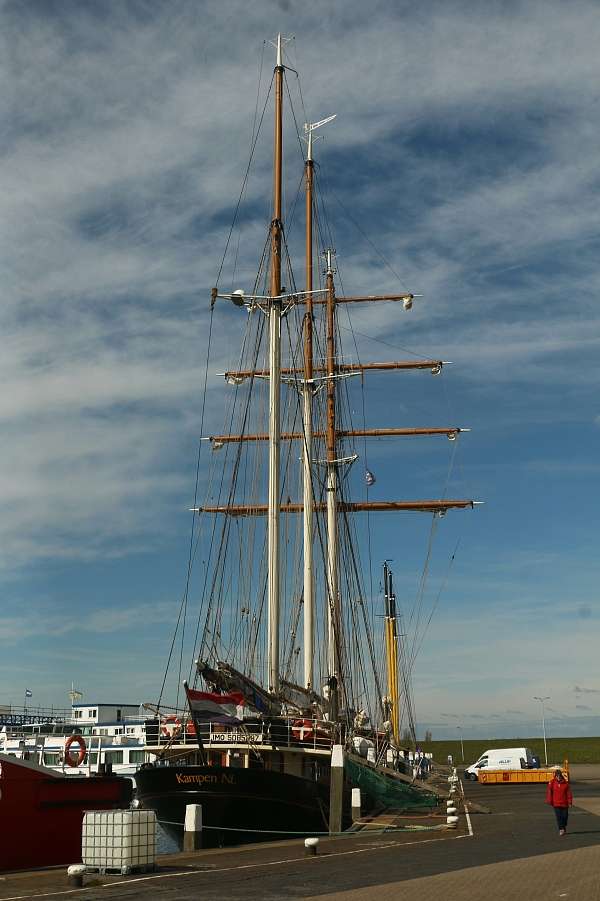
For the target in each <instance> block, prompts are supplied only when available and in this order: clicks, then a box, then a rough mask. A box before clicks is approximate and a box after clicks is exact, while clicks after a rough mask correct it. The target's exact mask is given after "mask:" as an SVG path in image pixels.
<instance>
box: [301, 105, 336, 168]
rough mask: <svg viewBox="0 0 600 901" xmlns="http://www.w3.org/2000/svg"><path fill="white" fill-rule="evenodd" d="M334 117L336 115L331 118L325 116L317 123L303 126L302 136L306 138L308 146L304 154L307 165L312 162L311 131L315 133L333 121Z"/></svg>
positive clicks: (307, 123)
mask: <svg viewBox="0 0 600 901" xmlns="http://www.w3.org/2000/svg"><path fill="white" fill-rule="evenodd" d="M336 116H337V113H334V114H333V116H327V118H326V119H320V120H319V121H318V122H306V123H305V124H304V134H305V135H306V136H307V137H306V142H307V144H308V150H307V152H306V162H307V163H308V162H312V159H313V155H312V146H313V136H312V133H313V131H316V129H317V128H320V127H321V126H322V125H327V123H328V122H331V121H332V120H333V119H335V117H336Z"/></svg>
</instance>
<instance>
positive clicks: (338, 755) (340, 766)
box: [329, 745, 344, 835]
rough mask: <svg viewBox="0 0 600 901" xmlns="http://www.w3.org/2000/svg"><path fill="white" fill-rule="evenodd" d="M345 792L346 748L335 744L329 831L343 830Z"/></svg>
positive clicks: (330, 784)
mask: <svg viewBox="0 0 600 901" xmlns="http://www.w3.org/2000/svg"><path fill="white" fill-rule="evenodd" d="M343 794H344V748H343V745H334V746H333V747H332V749H331V776H330V780H329V833H330V834H334V835H335V834H336V833H338V832H341V831H342V799H343Z"/></svg>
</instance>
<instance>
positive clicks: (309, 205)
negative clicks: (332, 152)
mask: <svg viewBox="0 0 600 901" xmlns="http://www.w3.org/2000/svg"><path fill="white" fill-rule="evenodd" d="M304 172H305V181H306V278H305V282H306V291H307V294H306V312H305V314H304V386H303V398H302V400H303V420H304V446H303V452H302V470H303V471H302V477H303V494H304V523H303V526H304V543H303V547H304V685H305V686H306V688H312V687H313V685H314V675H313V661H314V611H315V592H314V576H313V488H312V438H313V422H312V392H313V385H312V380H313V305H312V294H311V293H310V292H311V291H312V285H313V255H312V251H313V159H312V129H311V128H310V127H308V152H307V155H306V162H305V166H304Z"/></svg>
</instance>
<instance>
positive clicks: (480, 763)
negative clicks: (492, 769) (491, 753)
mask: <svg viewBox="0 0 600 901" xmlns="http://www.w3.org/2000/svg"><path fill="white" fill-rule="evenodd" d="M487 762H488V759H487V757H482V758H481V760H478V761H477V763H476V764H475V766H476V767H479V768H481V767H484V766H487Z"/></svg>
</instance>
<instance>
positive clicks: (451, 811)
mask: <svg viewBox="0 0 600 901" xmlns="http://www.w3.org/2000/svg"><path fill="white" fill-rule="evenodd" d="M457 809H458V808H456V807H447V808H446V813H447V815H448V816H449V817H453V816H454V815H455V813H456V811H457Z"/></svg>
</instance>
